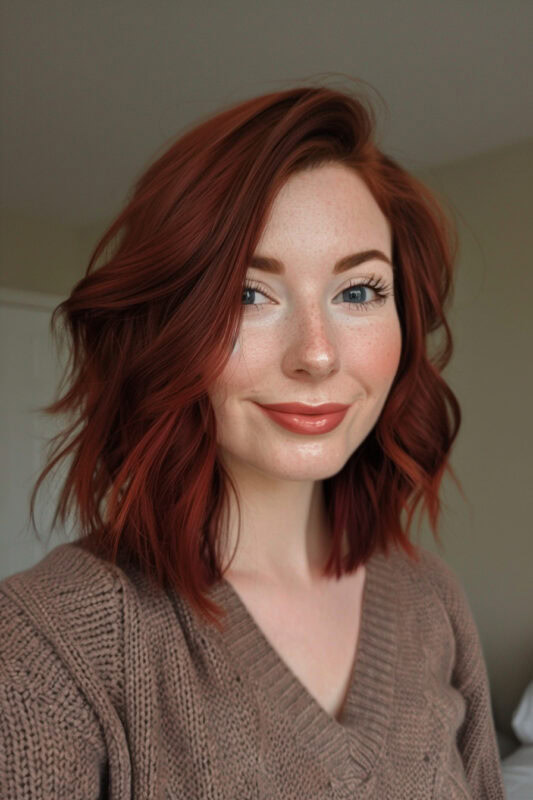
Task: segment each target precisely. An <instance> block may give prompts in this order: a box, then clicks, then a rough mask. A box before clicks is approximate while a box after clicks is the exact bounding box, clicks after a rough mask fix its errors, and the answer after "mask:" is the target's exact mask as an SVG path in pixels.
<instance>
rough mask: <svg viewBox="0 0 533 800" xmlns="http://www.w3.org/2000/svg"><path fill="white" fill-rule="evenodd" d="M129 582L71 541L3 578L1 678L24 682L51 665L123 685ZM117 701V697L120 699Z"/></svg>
mask: <svg viewBox="0 0 533 800" xmlns="http://www.w3.org/2000/svg"><path fill="white" fill-rule="evenodd" d="M123 592H124V581H123V579H122V578H121V575H120V570H118V569H117V568H115V567H113V565H111V564H108V563H106V562H104V561H103V560H101V559H98V558H96V557H95V556H93V555H91V554H90V553H88V552H86V551H85V550H83V549H82V548H80V547H78V546H77V545H75V544H73V543H68V544H62V545H59V546H58V547H56V548H54V549H53V550H52V551H51V552H50V553H48V554H47V555H46V556H45V557H44V558H43V559H41V561H39V562H38V563H37V564H35V565H34V566H32V567H30V568H29V569H26V570H23V571H21V572H18V573H15V574H13V575H10V576H9V577H7V578H4V579H3V580H2V581H0V665H1V668H3V672H4V675H3V676H1V677H3V679H6V680H8V681H14V682H15V684H17V683H20V684H21V685H23V684H24V685H26V684H28V683H30V682H32V681H33V680H35V681H44V682H45V683H46V681H47V678H46V675H45V674H44V669H45V667H44V665H45V664H47V665H48V668H49V670H51V671H52V672H54V670H56V669H57V670H62V671H63V672H65V673H67V672H70V673H73V672H75V671H76V664H77V668H78V670H80V671H81V672H86V673H89V672H91V673H93V672H94V674H95V675H97V676H98V679H99V680H101V681H103V683H104V684H106V686H107V687H108V688H109V690H110V692H111V693H113V688H112V687H116V686H118V685H119V684H120V678H119V673H120V671H121V669H122V665H121V664H120V661H121V651H122V646H121V643H122V640H123ZM117 699H118V698H117Z"/></svg>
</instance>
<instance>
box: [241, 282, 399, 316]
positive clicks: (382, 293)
mask: <svg viewBox="0 0 533 800" xmlns="http://www.w3.org/2000/svg"><path fill="white" fill-rule="evenodd" d="M356 286H363V287H370V288H371V289H373V290H374V291H375V293H376V294H377V295H378V296H377V298H376V299H375V300H370V302H368V303H348V302H346V305H348V306H351V308H354V307H355V310H362V311H368V309H369V308H370V307H373V306H376V305H377V306H380V305H381V304H382V303H384V302H385V300H386V299H387V297H388V296H389V295H390V294H392V292H391V287H390V284H386V283H385V282H384V281H382V280H381V279H380V278H375V277H372V278H368V279H365V280H363V281H361V280H359V281H358V280H356V279H353V280H352V281H351V282H350V285H349V286H346V287H345V288H344V289H341V291H340V292H339V294H343V292H347V291H348V290H349V289H353V288H354V287H356ZM245 289H252V290H254V291H258V292H260V294H264V295H265V297H268V298H269V299H270V300H272V297H270V295H269V294H268V292H266V291H265V289H264V287H263V286H262V285H261V284H260V283H257V282H256V281H245V282H244V286H243V292H244V290H245ZM266 305H268V303H261V304H260V305H255V304H248V305H243V308H244V309H248V308H255V310H256V311H261V310H262V306H266Z"/></svg>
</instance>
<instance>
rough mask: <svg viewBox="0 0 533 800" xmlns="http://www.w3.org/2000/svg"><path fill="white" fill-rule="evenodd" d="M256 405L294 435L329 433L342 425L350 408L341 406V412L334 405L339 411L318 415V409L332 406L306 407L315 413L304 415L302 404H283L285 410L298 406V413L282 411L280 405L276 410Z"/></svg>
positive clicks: (336, 405)
mask: <svg viewBox="0 0 533 800" xmlns="http://www.w3.org/2000/svg"><path fill="white" fill-rule="evenodd" d="M256 405H257V407H258V408H260V409H261V410H262V412H263V413H264V414H266V415H267V416H268V417H270V419H271V420H272V421H273V422H275V423H277V425H280V426H281V427H282V428H286V429H287V430H289V431H291V432H292V433H300V434H304V435H310V434H311V435H313V434H321V433H329V432H330V431H332V430H333V429H334V428H336V427H337V426H338V425H340V424H341V422H342V421H343V419H344V417H345V416H346V413H347V411H348V408H349V406H341V407H340V410H339V405H338V404H334V407H335V408H337V409H338V410H336V411H328V412H326V413H324V412H323V411H321V412H320V413H318V414H317V413H316V411H317V409H318V408H320V409H322V408H323V407H324V405H325V406H326V408H328V407H329V408H331V405H332V404H331V403H329V404H323V405H322V406H306V405H304V408H305V409H306V412H309V409H310V408H311V409H312V410H313V411H314V412H315V413H313V414H309V413H305V414H302V412H301V411H300V409H301V408H302V404H301V403H283V407H284V408H287V406H288V407H289V408H292V409H293V408H294V407H295V406H296V408H297V411H280V410H279V405H280V404H277V407H276V408H272V406H264V405H262V404H261V403H256Z"/></svg>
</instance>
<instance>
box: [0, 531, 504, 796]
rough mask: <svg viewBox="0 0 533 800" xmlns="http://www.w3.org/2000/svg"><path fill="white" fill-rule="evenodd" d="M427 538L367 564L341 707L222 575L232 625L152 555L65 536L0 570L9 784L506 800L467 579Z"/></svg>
mask: <svg viewBox="0 0 533 800" xmlns="http://www.w3.org/2000/svg"><path fill="white" fill-rule="evenodd" d="M419 552H420V554H421V561H420V562H419V563H415V562H413V561H411V560H410V559H409V558H408V557H407V556H406V555H405V553H404V552H403V551H401V550H398V549H396V548H392V549H391V550H390V551H389V554H388V555H385V554H384V553H382V552H381V551H378V552H376V553H375V554H374V555H373V556H372V558H371V559H370V560H369V561H368V562H367V564H366V578H365V584H364V590H363V601H362V617H361V623H360V632H359V641H358V648H357V654H356V659H355V663H354V668H353V671H352V678H351V683H350V686H349V690H348V695H347V698H346V701H345V704H344V708H343V710H342V713H341V715H340V717H339V718H338V719H337V718H336V717H334V716H331V715H330V714H328V713H327V712H326V711H325V709H324V708H323V707H322V706H321V705H320V704H319V703H318V701H317V700H315V698H314V697H313V696H312V695H311V694H310V693H309V692H308V691H307V689H306V688H305V686H304V685H303V683H301V682H300V681H299V679H298V678H297V677H296V675H295V674H294V672H292V671H291V669H290V668H289V667H288V665H287V664H286V663H285V662H284V661H283V659H282V658H281V656H280V655H279V653H278V652H277V651H276V650H275V648H274V646H273V645H272V644H271V643H270V642H269V640H268V639H267V638H266V636H265V634H264V633H263V632H262V630H261V628H260V627H259V625H258V624H257V622H256V621H255V619H254V618H253V616H252V615H251V613H250V612H249V610H248V609H247V607H246V605H245V603H244V601H243V600H242V599H241V597H240V596H239V595H238V594H237V592H236V590H235V589H234V588H233V587H232V586H231V584H230V583H229V582H228V581H227V580H226V579H225V578H223V579H222V580H221V581H219V582H217V583H216V584H215V585H214V586H213V587H211V589H210V596H211V597H212V599H213V600H215V602H217V603H220V604H221V605H223V606H224V608H225V609H226V610H227V611H228V617H226V618H225V620H224V621H225V623H226V630H225V631H224V632H222V633H221V632H218V631H217V630H216V629H215V628H213V627H212V626H210V625H208V624H207V623H205V622H203V621H202V620H201V619H200V617H198V616H196V615H195V614H193V613H192V610H191V607H190V606H189V605H188V603H187V602H185V600H184V598H183V597H181V596H180V595H179V594H177V593H175V592H170V591H169V592H164V591H162V590H160V589H158V588H157V587H155V586H154V585H153V584H150V583H149V582H148V581H147V579H146V578H145V577H144V576H142V575H141V573H140V572H137V571H135V570H133V569H131V568H124V569H123V568H119V567H117V566H114V565H112V564H110V563H109V562H106V561H104V560H102V559H99V558H96V557H95V556H93V555H91V554H89V553H87V552H86V551H84V550H82V549H81V548H80V547H79V546H77V545H76V544H75V543H66V544H61V545H59V546H57V547H55V549H54V550H52V551H51V552H50V553H49V554H48V555H47V556H46V557H44V558H43V559H42V560H41V561H40V562H39V563H37V564H36V565H35V566H33V567H32V568H31V569H27V570H25V571H23V572H19V573H16V574H14V575H11V576H9V577H8V578H5V579H4V580H3V581H1V582H0V797H2V798H5V800H19V799H20V800H22V799H23V798H31V800H39V799H40V798H43V800H78V799H79V800H91V799H93V798H102V799H103V798H106V800H107V799H109V800H130V799H131V798H133V800H156V798H157V800H178V798H179V799H180V800H181V799H183V800H196V799H197V798H198V800H208V799H209V800H255V799H256V798H257V799H259V798H262V800H267V798H268V800H271V799H272V800H273V798H277V799H278V800H289V798H291V800H304V799H305V800H308V798H316V800H322V798H324V800H325V798H330V800H334V798H339V799H340V798H346V799H348V798H358V799H360V800H370V798H373V799H374V800H422V798H424V800H429V798H437V799H440V800H459V798H461V800H465V798H470V799H471V800H502V798H504V800H505V794H504V788H503V780H502V773H501V767H500V759H499V753H498V748H497V741H496V735H495V728H494V723H493V718H492V713H491V699H490V691H489V684H488V677H487V671H486V665H485V661H484V656H483V651H482V647H481V643H480V639H479V635H478V631H477V629H476V624H475V622H474V618H473V616H472V612H471V610H470V606H469V603H468V600H467V597H466V594H465V592H464V590H463V588H462V585H461V583H460V582H459V580H458V578H457V577H456V576H455V573H453V572H452V570H451V568H450V567H449V566H448V565H447V564H446V562H445V561H444V560H443V559H442V558H440V557H439V556H436V555H434V554H432V553H431V552H430V551H428V550H425V549H424V548H422V547H420V546H419Z"/></svg>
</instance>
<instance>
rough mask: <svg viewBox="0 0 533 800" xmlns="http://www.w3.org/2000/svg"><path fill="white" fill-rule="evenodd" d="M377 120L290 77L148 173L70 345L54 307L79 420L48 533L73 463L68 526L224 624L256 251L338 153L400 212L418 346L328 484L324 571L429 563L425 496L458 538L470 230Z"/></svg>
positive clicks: (199, 128)
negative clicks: (297, 194)
mask: <svg viewBox="0 0 533 800" xmlns="http://www.w3.org/2000/svg"><path fill="white" fill-rule="evenodd" d="M374 130H375V114H374V111H373V109H372V106H371V104H370V103H368V102H367V101H366V100H365V98H364V97H358V96H355V93H347V92H345V91H338V90H335V89H331V88H326V87H323V86H311V87H309V86H307V87H298V88H290V89H288V90H284V91H277V92H273V93H270V94H265V95H263V96H260V97H255V98H253V99H249V100H247V101H245V102H242V103H240V104H237V105H234V106H231V107H228V108H226V109H224V110H222V111H221V112H220V113H218V114H217V115H216V116H213V117H210V118H207V119H205V120H203V121H202V122H201V123H200V124H198V125H196V126H195V127H193V128H191V129H188V130H186V132H185V133H184V134H183V135H181V136H180V137H179V138H178V139H177V140H174V141H173V143H172V144H171V146H170V147H168V148H167V149H166V150H165V152H163V154H162V155H160V156H158V157H157V159H156V160H154V162H153V163H152V164H151V165H150V166H149V167H148V168H147V169H146V171H145V172H144V173H143V174H142V175H141V177H140V178H139V179H138V180H137V181H136V183H135V186H134V190H133V192H132V195H131V199H129V200H128V201H127V203H126V204H125V207H124V209H123V210H122V211H121V213H120V214H119V215H118V217H117V218H116V219H115V221H114V222H113V223H112V224H111V225H110V227H109V228H108V229H107V230H106V232H105V234H104V235H103V237H102V238H101V240H100V241H99V242H98V244H97V245H96V247H95V249H94V251H93V253H92V256H91V258H90V261H89V264H88V267H87V270H86V273H85V276H84V277H83V278H82V279H81V280H80V281H78V283H76V284H75V286H74V288H73V289H72V291H71V293H70V296H69V297H68V298H67V299H66V300H64V301H63V302H62V303H60V304H59V305H58V306H57V307H56V309H55V310H54V313H53V315H52V319H51V323H50V325H51V331H52V335H53V336H54V337H55V336H57V333H56V330H55V326H56V316H57V315H58V314H61V315H62V317H63V319H64V321H65V327H66V330H67V334H68V344H69V360H68V364H67V365H66V367H65V372H64V375H63V378H62V380H61V382H60V385H59V387H58V392H57V394H56V399H55V402H53V403H52V404H50V405H48V406H46V407H44V408H43V409H41V410H44V412H45V413H47V414H60V413H65V412H66V413H68V414H69V415H70V417H71V418H70V420H69V425H70V427H67V428H66V429H65V428H62V430H61V432H60V433H59V434H57V435H56V436H54V437H53V438H52V439H51V441H50V442H49V445H48V453H47V464H46V466H45V467H44V469H43V470H42V472H41V473H40V476H39V478H38V480H37V482H36V484H35V485H34V488H33V492H32V494H31V502H30V508H31V518H32V522H33V526H34V529H35V523H34V502H35V495H36V493H37V491H38V489H39V486H40V484H41V482H42V481H43V480H44V478H45V477H46V475H47V473H48V472H49V471H50V470H51V469H52V468H53V467H54V465H55V464H56V463H57V461H59V460H60V459H62V458H64V457H66V456H68V455H71V456H72V459H71V461H70V464H69V469H68V472H67V475H66V479H65V481H64V483H63V485H62V491H61V494H60V497H59V502H58V504H57V507H56V509H55V514H54V518H53V522H52V527H53V526H54V525H55V523H56V520H57V518H58V515H60V517H61V520H62V522H63V523H64V522H65V519H66V516H67V514H68V512H69V508H70V505H71V504H73V505H74V509H75V512H76V519H77V520H78V521H79V530H78V533H79V536H78V538H77V539H76V540H75V542H76V544H77V545H78V546H81V547H84V548H86V549H87V550H89V551H90V552H92V553H93V554H95V555H97V556H99V557H100V558H103V559H105V560H108V561H110V562H112V563H116V564H128V565H134V566H135V567H136V568H137V569H139V570H141V571H142V572H143V573H144V574H145V575H146V576H148V578H149V579H150V581H152V582H153V584H155V585H157V586H159V587H161V588H163V589H164V590H165V591H167V590H168V589H173V590H175V591H177V592H179V593H180V594H181V595H182V596H183V597H185V598H186V599H187V600H188V601H189V603H190V604H191V607H192V610H193V611H194V612H195V613H198V614H199V615H200V616H201V617H203V618H204V620H207V621H208V622H212V623H213V624H214V625H215V627H217V628H218V629H219V630H222V629H223V627H224V626H223V625H221V623H220V620H219V617H220V616H224V615H225V612H224V609H222V608H221V607H220V606H218V605H216V604H215V603H214V602H213V601H212V600H211V599H210V598H209V597H208V596H207V594H208V592H209V589H210V587H211V586H212V585H213V584H214V583H215V582H217V581H218V580H219V579H221V578H222V577H223V573H224V570H225V568H226V566H229V564H228V565H224V564H223V563H222V554H223V553H224V552H226V550H225V545H226V543H227V541H228V539H227V536H228V533H227V528H226V526H225V522H224V520H225V519H226V516H225V515H226V514H227V511H228V507H229V506H228V500H229V495H228V491H229V489H230V488H231V490H232V491H233V492H234V494H235V497H236V498H237V508H238V510H239V530H240V521H241V517H240V508H239V501H238V495H237V490H236V487H235V485H234V484H233V482H232V480H231V477H230V475H229V474H228V473H227V472H226V471H225V470H224V468H223V466H222V463H221V461H220V460H219V457H218V456H217V430H216V425H215V417H214V412H213V409H212V406H211V405H210V402H209V398H208V389H209V387H210V386H211V385H212V384H213V381H214V380H215V379H216V378H217V377H218V376H219V374H220V373H221V372H222V370H223V369H224V366H225V364H226V362H227V360H228V358H229V356H230V354H231V351H232V348H233V344H234V341H235V339H236V337H237V336H238V331H239V326H240V321H241V316H242V311H243V305H242V291H243V284H244V281H245V276H246V271H247V267H248V262H249V259H250V257H251V256H252V255H253V253H254V249H255V247H256V244H257V243H258V240H259V238H260V236H261V233H262V230H263V227H264V225H265V222H266V219H267V215H268V212H269V209H270V207H271V205H272V203H273V200H274V199H275V197H276V193H277V192H278V191H279V189H280V188H281V187H282V185H283V184H284V182H285V181H286V180H287V178H288V177H289V176H290V175H292V174H294V173H296V172H298V171H299V170H307V169H313V168H315V167H317V166H319V165H322V164H326V163H331V162H338V163H340V164H343V165H346V166H347V167H350V168H352V169H353V170H356V171H357V173H358V175H359V176H360V177H361V178H362V179H363V180H364V181H365V182H366V185H367V186H368V188H369V189H370V191H371V192H372V194H373V197H374V198H375V200H376V202H377V203H378V205H379V207H380V209H381V211H382V212H383V214H384V215H385V217H386V218H387V219H388V221H389V223H390V226H391V229H392V235H393V251H392V255H393V265H394V271H395V287H396V292H395V295H396V296H395V301H396V306H397V311H398V316H399V319H400V324H401V332H402V352H401V357H400V363H399V367H398V370H397V374H396V376H395V379H394V382H393V384H392V386H391V389H390V392H389V395H388V397H387V401H386V404H385V406H384V408H383V409H382V412H381V414H380V417H379V419H378V421H377V422H376V424H375V426H374V428H373V429H372V431H371V432H370V433H369V434H368V436H367V437H366V438H365V440H364V441H363V442H362V443H361V444H360V446H359V447H358V448H357V450H356V451H355V452H354V453H353V454H352V456H351V457H350V458H349V460H348V461H347V463H346V464H345V466H344V467H343V468H342V469H341V470H340V472H338V473H337V474H336V475H334V476H332V477H330V478H327V479H325V480H324V493H325V502H326V508H327V514H328V520H329V522H330V524H331V531H332V539H331V550H330V555H329V559H328V562H327V565H326V567H325V571H324V575H330V576H332V575H336V577H337V579H338V578H340V576H341V575H342V574H344V573H349V572H352V571H354V570H355V569H356V568H357V567H358V566H359V565H360V564H362V563H365V562H366V561H367V560H368V559H369V558H370V556H371V555H372V553H373V552H374V551H375V550H376V549H378V548H379V549H380V550H382V551H383V552H385V553H387V552H388V547H389V545H390V544H394V546H396V547H398V546H401V547H402V548H403V549H404V550H405V551H406V553H407V554H408V555H409V556H410V557H411V558H413V559H414V560H415V561H418V560H419V557H420V556H419V553H417V550H416V547H415V546H414V545H413V544H412V543H411V542H410V541H409V528H410V525H411V522H412V519H413V515H414V512H415V508H416V505H417V504H418V503H419V501H420V500H422V501H423V502H422V510H424V508H425V509H427V511H428V513H429V518H430V523H431V528H432V532H433V535H434V537H435V539H436V540H437V541H438V543H439V546H442V544H441V542H440V539H439V535H438V530H437V528H438V525H437V522H438V518H439V515H440V512H441V508H440V500H439V495H438V492H439V486H440V483H441V480H442V478H443V474H444V472H445V470H446V469H449V471H450V473H451V475H452V478H453V479H454V481H455V482H456V484H457V485H458V486H459V488H460V489H461V487H460V484H459V482H458V481H457V478H456V477H455V475H454V473H453V470H452V469H451V467H450V465H449V463H448V459H449V454H450V450H451V447H452V444H453V442H454V439H455V437H456V435H457V433H458V430H459V427H460V424H461V412H460V407H459V404H458V401H457V399H456V397H455V395H454V394H453V392H452V390H451V389H450V387H449V386H448V385H447V383H446V382H445V381H444V379H443V378H442V377H441V374H440V373H441V371H442V369H443V368H444V367H445V366H446V364H447V363H448V361H449V359H450V357H451V353H452V336H451V332H450V328H449V326H448V323H447V321H446V319H445V315H444V305H445V301H446V300H447V297H448V295H450V293H451V290H452V278H453V264H454V261H455V256H456V251H457V233H456V229H455V226H454V224H452V222H451V221H450V218H449V217H448V216H447V215H446V214H445V212H444V211H443V208H442V207H441V205H440V204H439V202H438V201H437V199H436V198H435V196H434V195H433V194H432V192H431V191H430V190H429V189H428V188H426V186H425V185H424V184H422V183H421V182H420V181H419V180H418V179H416V178H415V177H413V176H412V175H411V174H409V173H408V172H406V170H405V169H403V168H402V167H401V166H400V165H399V164H398V163H396V162H395V161H394V160H393V159H392V158H390V157H389V156H387V155H385V154H384V153H383V152H381V151H380V150H379V149H378V147H377V145H376V143H375V141H374ZM119 234H120V235H119ZM112 241H115V245H116V246H115V247H114V248H112V250H113V252H112V253H106V257H105V259H104V263H102V264H101V265H100V266H99V267H96V261H97V259H98V258H99V257H100V256H101V255H102V254H103V252H104V248H106V247H107V246H108V245H109V244H110V243H111V242H112ZM206 309H209V313H208V314H207V313H206ZM438 329H442V332H443V334H444V336H443V341H442V342H441V345H440V348H437V350H436V352H435V353H434V354H433V355H430V353H429V342H428V335H429V334H430V333H432V332H435V331H437V330H438ZM62 388H64V389H65V393H64V394H63V396H60V392H61V390H62ZM57 398H59V399H57ZM70 423H72V424H70ZM76 428H78V430H77V432H76ZM73 434H75V435H73ZM71 435H72V438H71V440H70V441H69V438H70V437H71ZM54 445H55V446H54ZM403 512H405V514H406V516H407V519H406V521H405V522H406V524H405V528H404V527H402V521H401V515H402V513H403ZM344 531H347V533H348V538H349V546H350V549H349V553H348V554H347V555H346V557H345V559H342V558H341V552H342V551H341V549H340V548H341V543H342V534H343V532H344ZM233 555H234V554H233ZM232 558H233V556H232ZM229 563H231V561H230V562H229Z"/></svg>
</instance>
